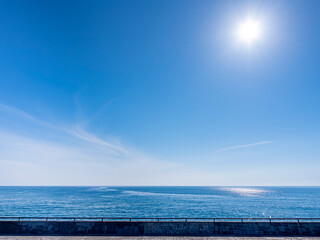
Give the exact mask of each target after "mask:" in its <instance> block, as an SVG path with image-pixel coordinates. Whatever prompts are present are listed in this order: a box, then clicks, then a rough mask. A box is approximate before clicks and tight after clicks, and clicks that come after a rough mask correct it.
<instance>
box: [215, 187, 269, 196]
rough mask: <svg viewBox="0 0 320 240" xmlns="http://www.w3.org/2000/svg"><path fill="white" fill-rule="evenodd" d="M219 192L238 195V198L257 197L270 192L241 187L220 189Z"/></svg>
mask: <svg viewBox="0 0 320 240" xmlns="http://www.w3.org/2000/svg"><path fill="white" fill-rule="evenodd" d="M220 190H223V191H227V192H231V193H235V194H238V195H240V196H246V197H259V196H261V195H262V194H264V193H268V192H270V191H268V190H265V189H261V188H242V187H231V188H221V189H220Z"/></svg>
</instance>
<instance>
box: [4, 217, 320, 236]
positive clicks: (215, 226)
mask: <svg viewBox="0 0 320 240" xmlns="http://www.w3.org/2000/svg"><path fill="white" fill-rule="evenodd" d="M0 235H113V236H216V235H230V236H280V235H282V236H320V223H316V222H314V223H311V222H309V223H293V222H291V223H290V222H282V223H281V222H279V223H278V222H274V223H268V222H245V223H241V222H216V223H213V222H54V221H52V222H34V221H21V222H18V221H1V222H0Z"/></svg>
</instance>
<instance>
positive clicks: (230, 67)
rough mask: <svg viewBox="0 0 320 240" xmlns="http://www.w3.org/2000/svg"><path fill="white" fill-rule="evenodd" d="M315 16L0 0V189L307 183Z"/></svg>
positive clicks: (187, 1) (270, 9)
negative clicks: (255, 32) (251, 28)
mask: <svg viewBox="0 0 320 240" xmlns="http://www.w3.org/2000/svg"><path fill="white" fill-rule="evenodd" d="M319 12H320V2H319V1H317V0H314V1H312V0H309V1H302V0H300V1H297V0H291V1H280V0H279V1H272V0H271V1H228V0H223V1H222V0H221V1H206V0H203V1H194V0H175V1H172V0H161V1H160V0H154V1H148V0H145V1H144V0H135V1H129V0H125V1H123V0H117V1H17V0H13V1H8V0H4V1H1V2H0V185H203V186H204V185H224V186H226V185H234V186H235V185H240V186H245V185H247V186H249V185H319V184H320V174H319V169H320V161H319V160H320V159H319V157H320V95H319V91H320V81H319V79H320V68H319V66H320V65H319V63H320V44H319V42H320V28H319V23H320V17H319ZM248 16H250V17H253V18H255V19H257V20H259V21H261V29H262V36H261V38H260V39H259V40H257V41H256V42H255V43H254V44H252V45H250V46H247V45H244V44H239V42H238V41H237V39H236V37H235V34H234V33H235V31H236V27H237V25H238V24H239V22H241V21H242V20H243V19H245V18H247V17H248Z"/></svg>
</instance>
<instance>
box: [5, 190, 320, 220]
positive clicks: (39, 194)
mask: <svg viewBox="0 0 320 240" xmlns="http://www.w3.org/2000/svg"><path fill="white" fill-rule="evenodd" d="M0 216H27V217H36V216H37V217H190V218H192V217H266V218H269V217H310V218H311V217H320V187H0Z"/></svg>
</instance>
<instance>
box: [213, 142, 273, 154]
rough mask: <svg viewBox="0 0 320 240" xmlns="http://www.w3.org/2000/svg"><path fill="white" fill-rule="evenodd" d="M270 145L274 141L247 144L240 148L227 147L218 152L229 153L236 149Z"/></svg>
mask: <svg viewBox="0 0 320 240" xmlns="http://www.w3.org/2000/svg"><path fill="white" fill-rule="evenodd" d="M270 143H273V142H272V141H263V142H256V143H251V144H245V145H238V146H232V147H227V148H221V149H219V150H217V151H216V152H227V151H232V150H235V149H241V148H248V147H254V146H258V145H265V144H270Z"/></svg>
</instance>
